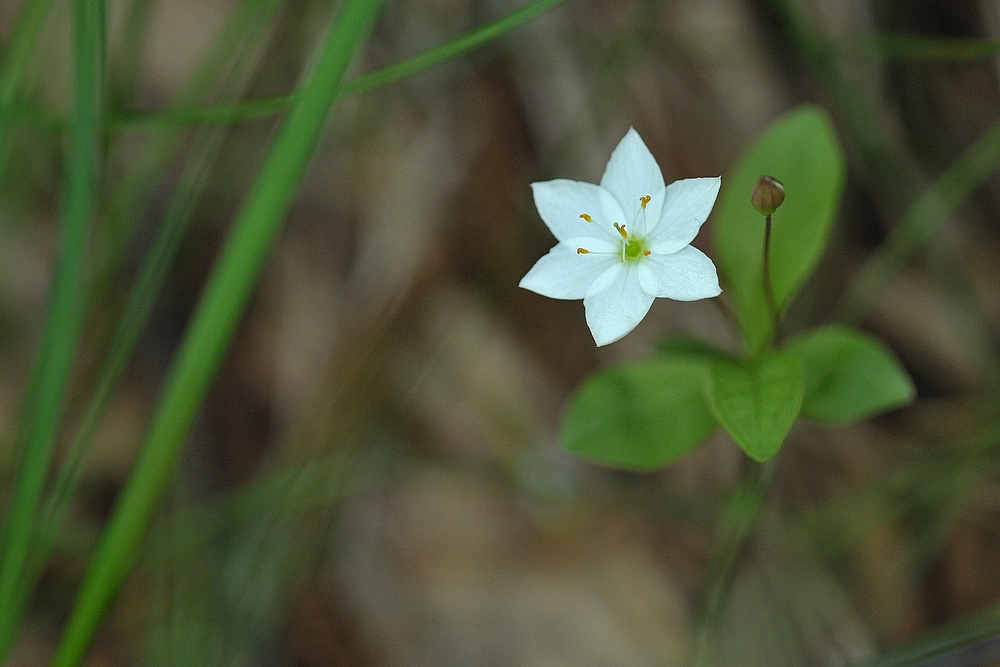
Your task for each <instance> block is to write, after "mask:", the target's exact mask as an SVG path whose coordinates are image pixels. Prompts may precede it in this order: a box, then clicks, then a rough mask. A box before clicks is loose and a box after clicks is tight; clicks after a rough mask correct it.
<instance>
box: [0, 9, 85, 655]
mask: <svg viewBox="0 0 1000 667" xmlns="http://www.w3.org/2000/svg"><path fill="white" fill-rule="evenodd" d="M75 7H76V11H75V13H76V16H75V21H74V24H75V27H76V31H75V35H74V37H75V88H74V94H73V98H74V101H73V124H72V132H71V134H70V148H69V153H68V164H67V181H66V189H65V192H66V195H65V202H64V207H65V208H64V215H63V223H62V232H61V237H60V244H59V251H58V252H59V256H58V260H57V263H56V269H55V275H54V280H53V285H52V292H51V302H50V303H51V305H50V313H49V317H48V321H47V323H46V328H45V331H44V332H43V334H42V344H41V350H40V352H39V358H38V362H37V364H36V366H35V370H34V372H33V374H32V379H31V387H30V388H29V391H28V402H27V404H26V405H25V407H24V413H23V422H22V424H23V428H22V430H21V432H22V433H23V434H24V440H23V449H22V452H23V453H22V460H21V467H20V469H19V472H18V479H17V488H16V490H15V492H14V497H13V501H12V503H11V507H10V512H9V514H8V516H7V520H6V531H5V539H4V540H3V546H2V549H3V551H2V559H0V662H2V660H3V658H5V657H6V655H7V652H8V651H9V650H10V647H11V644H12V642H13V639H14V636H15V633H16V628H17V624H18V620H19V618H20V615H21V605H20V604H18V600H19V598H20V596H19V595H18V592H19V588H20V582H21V578H22V574H23V572H24V568H25V564H26V560H27V559H28V557H29V552H30V545H31V539H32V533H33V529H34V524H35V520H36V516H37V513H38V504H39V501H40V499H41V494H42V490H43V487H44V484H45V478H46V475H47V473H48V469H49V462H50V459H51V456H52V448H53V443H54V441H55V437H56V434H57V432H58V426H59V422H60V418H61V416H62V412H63V407H64V398H65V393H66V386H67V384H68V378H69V373H70V369H71V366H72V363H73V357H74V351H75V349H76V347H77V342H78V338H79V331H80V325H81V321H82V318H83V308H82V304H83V298H82V295H83V293H84V289H83V282H84V269H85V267H84V259H85V249H86V247H87V237H88V230H89V228H90V226H91V223H92V221H93V219H94V213H95V209H96V206H97V184H98V174H99V173H100V170H99V164H100V132H101V126H102V123H101V83H102V75H103V71H104V3H103V0H77V3H76V6H75Z"/></svg>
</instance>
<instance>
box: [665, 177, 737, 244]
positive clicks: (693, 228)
mask: <svg viewBox="0 0 1000 667" xmlns="http://www.w3.org/2000/svg"><path fill="white" fill-rule="evenodd" d="M721 184H722V179H721V178H719V177H718V176H716V177H714V178H685V179H683V180H680V181H674V182H673V183H671V184H670V185H668V186H667V190H666V195H665V201H664V204H663V212H662V213H661V214H660V217H659V218H658V222H657V224H655V226H651V227H650V229H649V240H650V243H651V247H652V245H655V246H656V247H657V248H658V249H659V251H660V252H663V253H671V252H677V251H678V250H680V249H681V248H683V247H684V246H686V245H688V244H689V243H691V241H693V240H694V237H695V236H697V235H698V230H699V229H701V226H702V224H704V222H705V221H706V220H708V215H709V213H711V212H712V207H713V206H714V205H715V199H716V197H718V196H719V186H720V185H721Z"/></svg>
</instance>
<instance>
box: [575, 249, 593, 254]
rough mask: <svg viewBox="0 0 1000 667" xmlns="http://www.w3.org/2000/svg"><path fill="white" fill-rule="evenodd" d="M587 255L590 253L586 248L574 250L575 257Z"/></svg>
mask: <svg viewBox="0 0 1000 667" xmlns="http://www.w3.org/2000/svg"><path fill="white" fill-rule="evenodd" d="M589 253H590V251H589V250H587V249H586V248H577V249H576V254H577V255H587V254H589Z"/></svg>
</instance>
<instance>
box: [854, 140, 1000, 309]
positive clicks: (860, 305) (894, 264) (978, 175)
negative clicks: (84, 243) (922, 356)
mask: <svg viewBox="0 0 1000 667" xmlns="http://www.w3.org/2000/svg"><path fill="white" fill-rule="evenodd" d="M998 167H1000V123H998V124H996V125H994V126H993V127H992V128H990V129H989V130H988V131H987V132H986V133H985V134H984V135H983V136H982V137H980V138H979V140H978V141H976V143H975V144H973V145H972V146H971V147H970V148H969V149H968V150H967V151H965V153H964V154H963V155H962V157H960V158H959V159H958V160H956V161H955V162H954V163H952V165H951V166H950V167H949V168H948V169H947V170H946V171H945V172H944V173H943V174H942V175H941V177H940V178H938V180H937V181H936V182H935V183H934V184H933V185H932V186H931V187H929V188H928V189H927V190H926V191H925V192H924V193H923V195H921V196H920V198H919V199H917V200H916V202H914V203H913V204H912V205H911V206H910V208H909V209H908V210H907V212H906V215H904V216H903V218H902V220H900V221H899V223H898V224H897V225H896V227H895V228H894V229H893V230H892V233H891V234H890V235H889V238H888V239H886V241H885V242H884V243H883V244H882V245H881V247H879V249H878V251H877V252H876V253H875V254H874V255H873V256H872V257H871V258H870V259H869V260H868V262H867V263H866V264H865V266H864V267H863V268H862V269H861V271H860V272H859V273H858V276H857V278H855V280H854V282H853V284H852V285H851V287H850V289H849V290H848V291H847V294H845V295H844V298H843V300H842V302H841V304H840V306H839V308H838V309H837V311H836V315H835V317H836V319H838V320H840V321H845V322H850V321H855V320H857V319H859V318H860V317H861V316H862V315H864V313H865V312H866V311H867V310H868V307H869V306H870V305H871V302H872V300H873V299H874V298H875V297H876V296H877V295H878V293H879V292H880V291H881V289H882V288H883V287H884V286H885V285H886V284H887V283H888V282H889V280H891V279H892V277H893V276H894V275H895V274H896V273H898V272H899V270H900V269H902V268H903V266H904V265H905V264H906V262H907V260H908V259H909V258H910V257H911V256H912V255H913V254H914V253H915V252H917V251H918V250H919V249H920V248H921V247H922V246H923V245H924V244H925V243H926V242H927V241H928V239H930V238H931V236H933V235H934V233H935V232H936V231H937V230H938V229H939V228H940V227H941V225H942V224H943V223H944V221H945V220H947V219H948V216H949V215H951V213H952V212H953V211H954V210H955V208H956V207H957V206H958V205H959V204H961V203H962V202H963V201H964V200H965V199H966V197H968V196H969V195H970V194H971V193H972V190H973V189H975V187H976V186H977V185H979V184H980V183H981V182H982V181H983V180H985V179H986V177H987V176H989V175H990V174H992V173H994V172H995V171H996V170H997V168H998Z"/></svg>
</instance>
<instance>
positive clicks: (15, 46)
mask: <svg viewBox="0 0 1000 667" xmlns="http://www.w3.org/2000/svg"><path fill="white" fill-rule="evenodd" d="M51 9H52V0H26V1H25V2H24V4H23V5H22V6H21V9H20V11H19V12H18V14H17V21H16V22H15V24H14V30H13V32H12V33H11V38H10V41H9V42H8V44H7V50H6V52H5V54H4V59H3V64H2V66H0V109H3V110H4V112H5V113H4V116H6V115H7V113H6V112H7V111H8V110H9V109H11V108H12V107H13V105H14V104H15V103H16V102H17V97H18V93H19V92H20V90H21V89H22V88H23V86H24V80H25V75H26V73H27V71H28V67H29V65H30V63H31V55H32V53H33V51H34V48H35V44H36V42H37V41H38V35H39V33H41V30H42V26H43V25H44V23H45V19H46V17H47V16H48V15H49V11H50V10H51ZM3 125H4V127H3V130H4V131H3V132H0V180H2V178H3V175H4V172H6V170H7V163H8V161H9V160H10V158H11V156H12V155H13V151H14V144H15V138H16V136H17V134H16V133H15V132H12V131H11V129H10V128H8V127H6V125H7V119H6V118H4V123H3ZM5 218H6V216H4V218H0V221H2V220H3V219H5ZM0 224H2V222H0Z"/></svg>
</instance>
